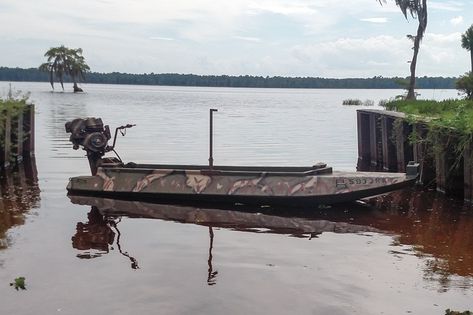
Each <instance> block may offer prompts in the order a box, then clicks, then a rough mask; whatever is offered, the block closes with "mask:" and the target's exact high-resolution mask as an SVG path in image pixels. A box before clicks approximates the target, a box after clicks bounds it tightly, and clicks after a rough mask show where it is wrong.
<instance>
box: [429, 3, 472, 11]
mask: <svg viewBox="0 0 473 315" xmlns="http://www.w3.org/2000/svg"><path fill="white" fill-rule="evenodd" d="M427 8H428V9H434V10H441V11H462V10H463V3H461V2H459V1H443V2H436V1H429V2H428V3H427Z"/></svg>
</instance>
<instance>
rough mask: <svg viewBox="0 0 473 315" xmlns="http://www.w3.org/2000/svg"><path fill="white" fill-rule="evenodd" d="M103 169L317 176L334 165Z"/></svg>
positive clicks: (137, 165) (102, 167)
mask: <svg viewBox="0 0 473 315" xmlns="http://www.w3.org/2000/svg"><path fill="white" fill-rule="evenodd" d="M99 169H102V170H113V171H115V172H129V171H130V170H133V172H136V173H146V172H149V171H160V170H162V171H167V170H172V171H173V172H174V173H176V174H179V173H194V172H195V173H198V174H201V175H209V176H265V177H266V176H292V177H304V176H316V175H331V174H333V169H332V167H322V168H321V167H318V168H317V167H295V166H288V167H286V166H269V167H264V166H215V167H212V168H209V167H208V165H207V166H205V165H171V164H133V166H127V165H124V166H106V165H103V166H100V167H99Z"/></svg>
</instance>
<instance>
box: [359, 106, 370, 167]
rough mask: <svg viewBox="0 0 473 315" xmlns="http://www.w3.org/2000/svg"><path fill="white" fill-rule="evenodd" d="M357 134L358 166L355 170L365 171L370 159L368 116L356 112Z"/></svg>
mask: <svg viewBox="0 0 473 315" xmlns="http://www.w3.org/2000/svg"><path fill="white" fill-rule="evenodd" d="M357 132H358V164H357V170H359V171H367V170H368V169H369V164H370V159H371V149H370V138H371V136H370V115H369V114H367V113H365V112H363V111H357Z"/></svg>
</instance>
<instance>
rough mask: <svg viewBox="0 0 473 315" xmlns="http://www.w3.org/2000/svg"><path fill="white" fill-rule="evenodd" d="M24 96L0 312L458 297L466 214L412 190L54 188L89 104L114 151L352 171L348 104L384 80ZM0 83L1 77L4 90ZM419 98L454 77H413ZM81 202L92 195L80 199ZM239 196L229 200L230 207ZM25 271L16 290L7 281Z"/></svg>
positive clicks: (263, 309)
mask: <svg viewBox="0 0 473 315" xmlns="http://www.w3.org/2000/svg"><path fill="white" fill-rule="evenodd" d="M13 86H14V87H15V88H16V89H20V90H23V91H30V92H31V97H30V99H31V100H32V101H33V102H34V103H35V104H36V112H37V113H36V120H37V121H36V159H35V162H36V166H35V167H34V166H31V165H29V164H27V165H25V166H24V167H21V168H20V169H19V172H17V173H15V174H9V175H8V176H3V177H2V178H1V181H0V183H1V197H2V198H1V199H0V296H1V302H0V305H1V306H0V310H1V312H0V313H1V314H56V313H57V314H106V313H108V314H131V313H136V314H222V313H226V314H271V313H272V314H407V313H409V314H443V313H444V311H445V309H447V308H451V309H456V310H465V309H473V291H472V290H473V212H472V210H470V209H468V208H467V207H465V206H463V205H462V204H461V203H459V202H456V201H454V200H448V199H445V198H443V197H442V196H440V195H437V194H435V192H420V191H416V190H414V189H412V190H404V191H399V192H395V193H392V194H390V195H387V196H383V197H379V198H376V199H373V200H370V201H368V205H350V206H342V207H337V208H314V210H313V211H301V210H299V209H290V210H280V211H277V212H273V211H270V209H265V208H260V209H242V208H241V207H237V208H232V209H211V208H195V207H184V206H172V205H156V204H147V203H138V202H123V201H122V202H119V201H113V200H107V199H93V200H84V199H80V198H79V199H77V198H76V199H75V200H72V202H71V200H70V199H69V198H68V197H67V195H66V190H65V186H66V184H67V180H68V178H69V177H71V176H75V175H84V174H88V172H89V170H88V164H87V160H86V158H85V157H84V152H83V151H74V150H72V146H71V144H70V143H69V142H68V135H67V134H66V133H65V132H64V123H65V122H66V121H67V120H70V119H73V118H77V117H86V116H96V117H102V118H103V120H104V122H105V123H106V124H110V126H111V127H112V128H114V127H116V126H119V125H123V124H126V123H135V124H136V125H137V126H136V127H134V128H132V129H130V130H128V133H127V135H126V137H119V139H118V152H119V153H120V155H121V157H122V159H123V160H126V161H141V162H148V163H158V162H159V163H189V164H206V163H207V159H208V109H209V108H218V110H219V112H218V113H216V114H215V116H214V119H215V127H214V130H215V139H214V144H215V146H214V159H215V164H240V165H243V164H270V165H312V164H314V163H315V162H318V161H324V162H327V163H328V164H330V165H331V166H333V167H334V168H336V169H337V170H354V169H355V167H356V161H357V142H356V109H358V108H360V107H353V106H342V105H341V104H342V101H343V100H344V99H347V98H359V99H361V100H365V99H371V100H373V101H375V103H377V102H378V101H379V100H381V99H387V98H389V97H392V96H394V95H396V94H400V92H401V91H398V90H283V89H232V88H192V87H148V86H117V85H85V86H84V89H85V90H86V93H84V94H77V95H74V94H72V93H61V92H56V93H50V92H49V86H48V85H47V84H46V83H15V84H13ZM7 90H8V83H6V82H0V93H3V95H6V94H7ZM421 93H422V97H425V98H437V99H441V98H449V97H455V96H456V91H452V90H450V91H448V90H447V91H445V90H436V91H434V90H426V91H421ZM84 203H85V204H94V206H90V205H83V204H84ZM243 210H244V211H243ZM19 276H24V277H25V278H26V285H27V290H26V291H16V290H14V289H13V287H11V286H9V283H10V282H12V281H13V280H14V279H15V278H16V277H19Z"/></svg>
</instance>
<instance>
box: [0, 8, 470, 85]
mask: <svg viewBox="0 0 473 315" xmlns="http://www.w3.org/2000/svg"><path fill="white" fill-rule="evenodd" d="M0 2H1V4H0V6H1V10H0V20H1V21H2V24H4V25H8V26H9V28H8V31H6V30H3V32H1V31H0V40H1V41H2V43H3V45H0V55H1V56H2V64H0V66H2V65H5V66H22V67H31V66H37V65H38V64H40V63H41V62H42V61H43V60H42V56H43V53H44V51H45V50H46V49H47V48H49V47H52V46H55V45H61V44H64V45H66V46H70V47H82V48H83V49H84V55H85V56H86V58H87V61H88V63H89V64H90V65H91V66H92V70H94V71H100V72H104V71H127V72H135V73H142V72H151V71H153V72H155V73H159V72H181V73H189V72H194V73H200V74H223V73H227V74H257V75H290V76H297V75H301V76H308V75H310V76H313V75H321V76H333V77H344V76H373V75H383V76H389V75H404V74H407V72H408V68H407V66H408V65H407V63H406V61H407V60H409V59H410V58H411V53H412V50H411V45H412V44H411V43H410V42H409V41H408V40H407V39H406V38H405V34H407V33H412V32H413V31H414V30H415V28H416V23H407V22H406V21H405V19H404V17H403V16H402V14H401V13H400V10H399V8H398V7H396V5H395V3H394V1H387V3H386V4H383V5H380V4H379V3H378V1H376V0H345V1H333V0H317V1H314V0H220V1H214V0H173V1H168V0H140V1H136V0H101V1H97V0H81V1H79V2H77V1H75V0H62V1H61V5H60V6H58V5H57V0H55V1H53V0H41V1H37V0H21V1H18V0H1V1H0ZM470 2H471V1H470ZM464 7H466V5H463V4H462V3H461V2H459V1H442V2H441V1H434V2H431V1H430V0H429V8H430V9H432V12H433V13H434V14H430V15H429V26H428V31H431V32H432V31H435V32H436V34H426V37H425V38H424V41H423V43H422V47H421V53H420V55H419V71H418V73H419V75H423V74H430V73H436V74H438V75H447V74H458V73H463V72H464V71H465V68H467V67H468V62H469V61H468V56H467V54H466V53H465V51H464V50H462V49H461V48H460V47H459V39H458V37H455V36H457V35H458V34H457V35H452V32H451V31H450V30H449V29H452V28H453V27H454V26H452V25H455V23H461V22H462V20H461V18H462V19H463V23H464V21H470V20H473V10H466V9H465V8H464ZM459 10H462V11H461V13H453V14H452V12H455V11H459ZM455 16H456V17H455ZM449 21H450V22H449ZM410 22H411V21H410ZM442 23H443V24H442ZM450 23H452V24H450ZM457 25H458V24H457ZM455 30H456V29H455ZM442 33H443V34H442ZM256 43H257V44H256ZM130 56H133V58H130ZM452 60H453V61H452ZM455 61H456V62H455Z"/></svg>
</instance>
